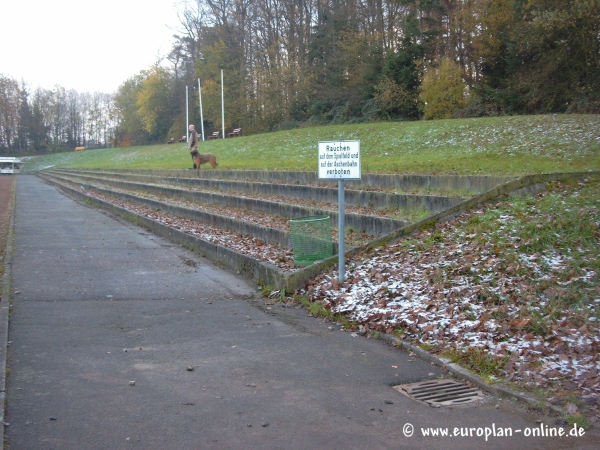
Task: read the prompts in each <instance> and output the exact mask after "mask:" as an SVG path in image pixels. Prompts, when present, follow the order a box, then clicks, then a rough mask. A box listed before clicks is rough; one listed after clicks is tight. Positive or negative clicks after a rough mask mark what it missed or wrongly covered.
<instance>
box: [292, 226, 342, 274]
mask: <svg viewBox="0 0 600 450" xmlns="http://www.w3.org/2000/svg"><path fill="white" fill-rule="evenodd" d="M290 231H291V234H292V250H293V251H294V262H295V263H296V264H298V265H303V266H309V265H311V264H312V263H314V262H315V261H319V260H321V259H325V258H329V257H330V256H332V255H333V243H332V241H331V220H330V218H329V216H308V217H299V218H297V219H291V220H290Z"/></svg>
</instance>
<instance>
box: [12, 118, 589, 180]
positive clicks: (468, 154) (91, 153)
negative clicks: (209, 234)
mask: <svg viewBox="0 0 600 450" xmlns="http://www.w3.org/2000/svg"><path fill="white" fill-rule="evenodd" d="M598 130H600V115H543V116H514V117H493V118H480V119H453V120H438V121H419V122H384V123H371V124H358V125H332V126H325V127H311V128H302V129H294V130H289V131H282V132H277V133H268V134H259V135H253V136H247V137H239V138H234V139H218V140H213V141H206V142H203V143H201V144H200V151H201V152H212V153H215V154H216V155H217V156H218V160H219V169H236V170H237V169H240V170H241V169H248V170H300V171H317V156H318V143H319V142H320V141H329V140H359V141H360V149H361V165H362V167H361V169H362V172H363V173H369V172H373V173H378V172H379V173H407V174H408V173H418V174H460V175H475V174H477V175H522V174H528V173H547V172H572V171H583V170H598V169H600V140H599V138H598ZM191 165H192V164H191V158H190V156H189V152H188V150H187V148H186V147H185V145H184V144H181V143H180V144H171V145H167V144H162V145H149V146H140V147H128V148H117V149H98V150H85V151H83V152H67V153H59V154H53V155H46V156H36V157H33V158H32V159H31V160H30V161H29V162H28V164H26V165H25V168H24V170H23V171H24V172H35V171H38V170H42V169H44V168H49V167H73V168H86V167H87V168H121V169H125V168H129V169H181V168H188V167H191ZM207 170H210V169H207Z"/></svg>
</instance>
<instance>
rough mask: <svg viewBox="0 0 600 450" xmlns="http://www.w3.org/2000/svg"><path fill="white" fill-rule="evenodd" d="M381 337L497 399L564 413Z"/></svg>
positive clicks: (418, 349)
mask: <svg viewBox="0 0 600 450" xmlns="http://www.w3.org/2000/svg"><path fill="white" fill-rule="evenodd" d="M380 336H381V340H383V341H385V342H387V343H388V344H391V345H393V346H395V347H400V348H402V349H404V350H406V351H407V352H412V353H414V354H415V355H417V356H418V357H419V358H420V359H422V360H424V361H428V362H431V363H433V364H435V365H437V366H439V367H442V368H444V369H446V370H447V371H448V372H450V373H451V374H453V375H455V376H456V377H458V378H461V379H463V380H465V381H468V382H469V383H471V384H473V385H474V386H477V387H478V388H480V389H481V390H483V391H485V392H488V393H490V394H492V395H495V396H497V397H508V398H511V399H513V400H517V401H519V402H522V403H524V404H526V405H528V406H530V407H537V406H539V405H540V403H542V404H543V405H544V406H545V407H546V408H548V409H550V410H552V411H553V412H555V413H557V414H563V413H564V409H563V408H561V407H559V406H556V405H551V404H550V403H548V402H546V401H543V400H540V399H537V398H534V397H531V396H528V395H526V394H523V393H522V392H517V391H514V390H513V389H511V388H510V387H508V386H507V385H505V384H501V383H498V384H494V385H491V384H489V383H487V382H486V381H485V380H484V379H483V378H481V377H480V376H479V375H476V374H474V373H473V372H471V371H470V370H469V369H465V368H464V367H462V366H461V365H459V364H456V363H453V362H452V361H451V360H450V359H448V358H442V357H439V356H436V355H433V354H431V353H429V352H428V351H427V350H423V349H422V348H421V347H419V346H417V345H414V344H412V343H410V342H408V341H405V340H402V339H399V338H397V337H395V336H392V335H390V334H386V333H380Z"/></svg>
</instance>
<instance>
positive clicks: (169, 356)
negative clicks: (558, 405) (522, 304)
mask: <svg viewBox="0 0 600 450" xmlns="http://www.w3.org/2000/svg"><path fill="white" fill-rule="evenodd" d="M14 224H15V225H14V232H15V236H16V238H15V241H14V255H13V257H12V269H11V270H12V291H13V292H14V294H13V295H12V299H11V301H12V309H11V316H10V326H9V337H8V339H9V347H8V362H7V365H8V371H9V375H8V377H7V392H6V413H5V421H6V422H9V423H10V425H9V426H7V427H5V439H6V444H7V448H10V449H11V450H35V449H61V450H64V449H77V450H81V449H102V450H106V449H129V448H132V449H156V450H161V449H165V450H169V449H177V450H184V449H213V448H214V449H364V448H370V449H403V448H406V449H431V448H473V449H476V448H477V449H480V448H540V449H541V448H544V449H548V448H594V447H593V444H594V440H593V439H591V437H590V436H589V435H586V436H584V437H583V438H568V439H567V438H563V439H557V438H554V439H550V438H533V437H525V436H524V431H523V430H525V429H528V427H534V428H535V427H537V428H539V427H540V426H542V427H543V426H545V425H543V424H542V425H540V424H536V423H535V419H536V417H534V416H531V415H527V414H525V413H524V412H523V411H522V410H521V409H520V408H519V407H518V406H517V405H515V404H514V403H512V402H511V401H509V400H498V399H494V398H489V399H488V400H486V401H483V402H481V403H477V404H471V405H463V406H461V407H455V408H437V409H434V408H431V407H429V406H427V405H424V404H421V403H419V402H417V401H415V400H412V399H410V398H408V397H405V396H403V395H401V394H399V393H398V392H396V391H395V390H393V389H392V388H391V386H392V385H395V384H401V383H409V382H415V381H421V380H425V379H432V378H436V377H439V376H441V375H442V374H441V372H440V369H439V368H437V367H434V366H432V365H431V364H429V363H426V362H423V361H421V360H419V359H417V358H415V357H411V356H410V355H409V354H406V353H405V352H402V351H400V350H397V349H394V348H391V347H389V346H386V345H384V344H383V343H382V342H379V341H375V340H371V339H365V338H361V337H352V335H351V334H350V333H343V332H340V331H332V330H330V329H329V324H327V323H324V322H323V321H321V320H317V319H313V318H310V317H307V314H306V311H304V310H301V309H293V308H284V307H282V306H278V305H273V306H268V307H267V306H264V305H263V302H262V300H260V299H258V300H257V299H253V298H252V296H253V295H254V294H255V291H256V287H255V286H253V285H249V284H247V283H246V282H245V281H244V280H242V279H241V278H239V277H237V276H235V275H234V274H231V273H229V272H227V271H224V270H222V269H220V268H218V267H215V266H214V265H212V264H211V263H210V262H209V261H207V260H205V259H204V258H202V257H200V256H196V255H194V254H192V253H190V252H188V251H186V250H184V249H182V248H179V247H176V246H174V245H172V244H171V243H169V242H167V241H165V240H163V239H160V238H157V237H155V236H153V235H151V234H149V233H147V232H146V231H144V230H143V229H141V228H137V227H135V226H133V225H131V224H129V223H125V222H123V221H121V220H117V219H115V218H112V217H110V216H108V215H106V214H105V213H103V212H100V211H97V210H95V209H91V208H89V207H86V206H85V205H82V204H79V203H77V202H76V201H74V200H73V199H71V198H70V197H67V196H65V195H63V194H62V193H60V192H59V191H58V190H57V189H55V188H53V187H50V186H48V185H46V184H44V183H43V182H42V181H41V180H40V179H38V178H36V177H33V176H24V175H20V176H19V177H18V179H17V188H16V210H15V217H14ZM268 308H271V309H268ZM190 369H192V370H190ZM407 424H412V425H414V427H415V431H414V435H413V436H407V434H409V433H408V431H410V427H409V426H408V425H407ZM548 425H549V426H552V423H548ZM425 427H443V428H445V427H448V428H449V430H450V432H453V430H454V428H455V427H457V428H460V429H461V430H465V432H467V433H468V434H473V436H472V437H463V438H459V437H451V438H450V437H449V438H440V437H438V438H432V437H424V436H423V435H422V432H421V428H425ZM477 427H480V428H479V430H480V431H478V428H477ZM493 427H496V428H499V427H502V428H503V429H504V431H505V432H506V430H508V429H511V430H514V436H513V437H512V438H509V437H499V436H496V437H493V436H490V437H488V439H487V441H486V439H485V436H477V434H479V433H481V434H483V433H484V431H485V429H486V428H487V429H489V430H490V431H491V430H493ZM469 430H471V431H469ZM516 430H521V431H520V432H518V431H516Z"/></svg>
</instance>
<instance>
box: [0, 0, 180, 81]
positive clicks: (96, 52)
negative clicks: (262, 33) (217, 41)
mask: <svg viewBox="0 0 600 450" xmlns="http://www.w3.org/2000/svg"><path fill="white" fill-rule="evenodd" d="M177 5H179V6H177ZM181 10H182V6H181V0H151V1H148V0H101V1H97V2H89V1H86V0H18V1H16V0H2V2H1V3H0V18H1V19H0V20H1V24H0V75H4V76H8V77H11V78H14V79H15V80H17V81H18V82H19V84H20V83H21V80H24V81H25V83H26V85H28V86H29V87H30V89H36V88H38V87H41V88H44V89H52V88H54V87H55V86H56V85H59V86H62V87H64V88H65V89H67V90H70V89H74V90H76V91H78V92H80V93H83V92H90V93H93V92H102V93H113V92H116V91H117V89H118V88H119V86H120V85H121V84H122V83H123V82H125V81H126V80H127V79H128V78H131V77H132V76H134V75H137V74H138V73H139V72H140V71H142V70H145V69H147V68H148V67H150V66H152V65H154V64H155V63H156V62H157V61H158V60H159V58H160V57H166V56H167V55H168V53H169V51H170V50H171V47H172V43H173V39H172V36H173V34H176V33H177V29H178V28H180V27H179V19H178V18H177V12H178V11H181Z"/></svg>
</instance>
